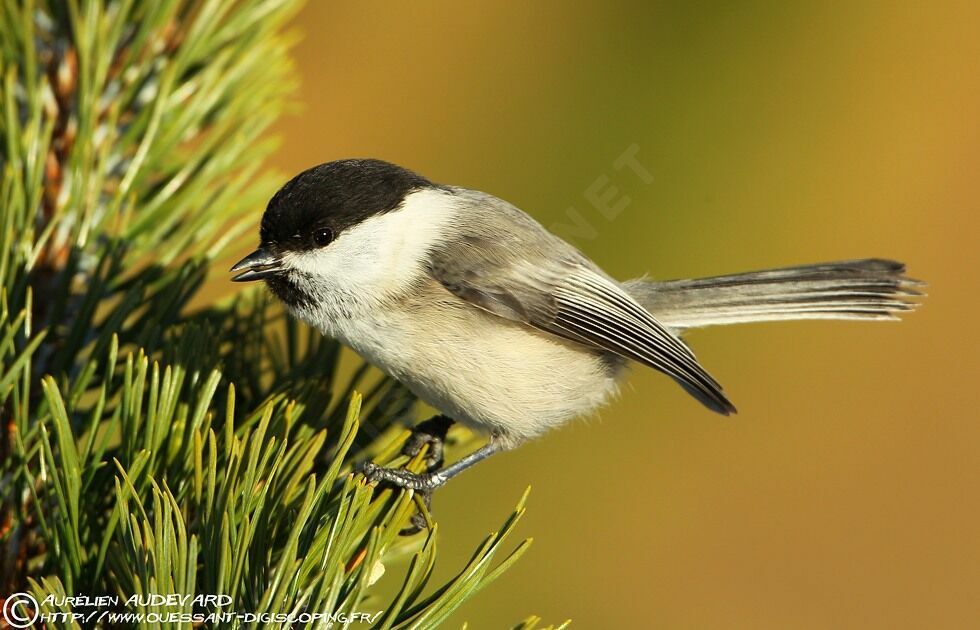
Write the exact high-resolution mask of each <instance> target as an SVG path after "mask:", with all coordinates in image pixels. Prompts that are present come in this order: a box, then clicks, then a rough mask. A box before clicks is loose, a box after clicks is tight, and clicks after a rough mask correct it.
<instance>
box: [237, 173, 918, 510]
mask: <svg viewBox="0 0 980 630" xmlns="http://www.w3.org/2000/svg"><path fill="white" fill-rule="evenodd" d="M260 238H261V243H260V245H259V248H258V249H257V250H255V251H254V252H253V253H251V254H249V255H248V256H246V257H245V258H243V259H242V260H241V261H239V262H238V263H237V264H236V265H235V266H234V267H232V269H231V271H232V272H241V273H240V274H239V275H237V276H235V277H234V278H233V279H234V280H235V281H238V282H245V281H250V280H264V281H265V283H266V284H267V285H268V287H269V289H270V290H271V291H272V292H273V293H274V294H275V295H276V296H277V297H278V298H279V299H281V300H282V301H283V302H284V303H285V305H286V307H287V308H288V310H289V311H290V312H291V313H292V314H293V315H294V316H296V317H298V318H299V319H301V320H303V321H304V322H306V323H308V324H309V325H311V326H313V327H315V328H317V329H318V330H319V331H321V332H322V333H323V334H325V335H328V336H330V337H333V338H336V339H338V340H340V341H341V342H343V343H345V344H346V345H348V346H350V347H351V348H353V349H354V350H355V351H357V352H358V353H359V354H361V355H362V356H363V357H364V358H365V359H367V360H368V361H370V362H371V363H373V364H375V365H376V366H378V367H379V368H381V369H382V370H383V371H384V372H386V373H387V374H389V375H390V376H392V377H394V378H396V379H398V380H399V381H401V382H402V383H404V384H405V385H406V386H407V387H408V388H409V389H410V390H412V392H414V393H415V394H416V395H417V396H418V397H419V398H420V399H422V400H424V401H426V402H427V403H429V404H430V405H432V406H433V407H435V408H436V409H439V410H440V411H442V412H443V413H444V414H446V415H445V416H437V417H436V418H434V419H432V420H430V421H427V422H424V423H422V424H421V425H419V427H418V429H417V430H416V432H415V433H414V434H413V436H412V438H411V439H410V440H409V442H408V444H406V447H405V452H406V454H409V455H415V454H417V453H418V452H419V451H420V449H421V448H422V446H423V445H425V444H430V450H429V453H428V454H429V460H428V461H429V469H428V471H427V472H425V473H422V474H415V473H412V472H409V471H407V470H402V469H392V468H382V467H379V466H377V465H374V464H370V463H369V464H366V465H365V466H364V467H363V471H364V473H365V475H366V476H367V477H368V478H370V479H373V480H378V481H384V482H388V483H391V484H394V485H397V486H401V487H405V488H413V489H415V490H419V491H422V492H425V493H426V496H427V497H428V496H429V493H431V491H432V490H433V489H434V488H436V487H438V486H440V485H442V484H443V483H445V482H446V481H447V480H448V479H450V478H451V477H453V476H455V475H457V474H458V473H460V472H461V471H463V470H465V469H466V468H468V467H470V466H472V465H473V464H475V463H476V462H478V461H480V460H482V459H484V458H486V457H487V456H489V455H491V454H492V453H494V452H497V451H499V450H502V449H509V448H513V447H515V446H517V445H519V444H521V443H522V442H525V441H527V440H529V439H531V438H533V437H535V436H537V435H540V434H541V433H543V432H544V431H546V430H548V429H550V428H552V427H556V426H559V425H561V424H564V423H565V422H568V421H569V420H571V419H572V418H575V417H576V416H581V415H584V414H587V413H589V412H592V411H594V410H595V409H596V408H597V407H599V406H600V405H602V404H603V403H604V402H606V401H607V400H608V399H609V398H610V397H611V396H612V395H613V394H614V392H615V391H616V389H617V385H618V384H619V382H620V381H621V380H622V379H623V377H624V373H625V369H624V368H625V367H626V365H627V363H628V362H630V361H633V362H637V363H640V364H643V365H646V366H649V367H652V368H654V369H656V370H659V371H661V372H663V373H664V374H666V375H668V376H670V377H671V378H673V379H674V380H675V381H676V382H677V383H678V384H680V386H681V387H683V388H684V389H685V390H686V391H687V392H688V393H690V394H691V395H692V396H694V397H695V398H697V399H698V400H699V401H700V402H701V403H703V404H704V405H705V406H706V407H708V408H709V409H711V410H712V411H716V412H718V413H721V414H725V415H728V414H731V413H734V412H735V407H734V406H733V405H732V403H731V402H730V401H729V400H728V398H727V397H726V396H725V393H724V392H723V391H722V388H721V385H719V384H718V381H716V380H715V379H714V378H713V377H712V376H711V375H710V374H708V372H707V371H705V369H704V368H703V367H702V366H701V365H700V363H698V360H697V359H696V358H695V356H694V353H693V352H691V349H690V348H689V347H688V346H687V345H686V344H685V343H684V342H683V341H682V340H681V339H680V337H679V334H680V333H681V332H683V331H684V330H687V329H689V328H696V327H702V326H712V325H717V324H733V323H741V322H756V321H770V320H786V319H872V320H881V319H896V314H897V313H900V312H902V311H907V310H910V309H912V308H913V307H914V306H915V303H914V302H913V301H912V300H913V299H914V298H915V297H916V296H918V295H920V294H919V293H918V292H917V291H915V289H914V287H915V286H917V285H918V284H920V283H918V282H917V281H914V280H910V279H908V278H906V277H904V276H903V275H902V273H903V271H904V266H903V265H902V264H901V263H898V262H893V261H889V260H879V259H867V260H853V261H845V262H834V263H826V264H817V265H806V266H801V267H789V268H784V269H774V270H768V271H757V272H752V273H742V274H736V275H729V276H718V277H713V278H704V279H700V280H671V281H666V282H659V281H651V280H646V279H636V280H628V281H626V282H619V281H617V280H615V279H613V278H612V277H610V276H609V275H608V274H607V273H605V272H604V271H603V270H602V269H600V268H599V267H598V266H597V265H596V264H595V263H594V262H592V261H591V260H589V259H588V258H586V257H585V256H584V255H583V254H582V253H580V252H579V251H578V250H577V249H575V248H574V247H572V246H571V245H569V244H568V243H567V242H565V241H563V240H562V239H560V238H559V237H557V236H555V235H554V234H552V233H550V232H549V231H548V230H546V229H545V228H544V227H543V226H541V225H540V224H539V223H538V222H537V221H535V220H534V219H532V218H531V217H530V216H528V215H527V214H525V213H524V212H522V211H521V210H519V209H518V208H516V207H514V206H513V205H511V204H509V203H507V202H506V201H503V200H501V199H498V198H496V197H494V196H492V195H489V194H486V193H482V192H478V191H475V190H468V189H466V188H460V187H456V186H445V185H441V184H436V183H433V182H431V181H429V180H428V179H426V178H425V177H422V176H421V175H418V174H416V173H414V172H412V171H410V170H407V169H405V168H402V167H399V166H396V165H394V164H390V163H387V162H383V161H380V160H339V161H336V162H329V163H326V164H321V165H320V166H316V167H314V168H311V169H309V170H307V171H304V172H302V173H300V174H299V175H297V176H296V177H294V178H293V179H292V180H290V181H289V182H288V183H287V184H286V185H285V186H283V187H282V189H281V190H279V192H277V193H276V194H275V196H274V197H273V198H272V200H271V201H270V202H269V205H268V207H267V208H266V211H265V214H264V216H263V217H262V225H261V229H260ZM450 418H451V419H452V420H450ZM453 420H456V421H459V422H461V423H463V424H465V425H466V426H469V427H471V428H473V429H476V430H478V431H481V432H483V433H485V434H487V435H488V436H489V440H488V442H487V444H486V445H485V446H483V447H482V448H480V449H478V450H476V451H475V452H473V453H471V454H469V455H467V456H465V457H463V458H462V459H461V460H459V461H458V462H456V463H454V464H452V465H450V466H447V467H445V468H443V467H441V465H442V456H441V440H442V438H443V437H444V436H445V432H446V430H447V429H448V428H449V425H450V424H451V423H452V421H453Z"/></svg>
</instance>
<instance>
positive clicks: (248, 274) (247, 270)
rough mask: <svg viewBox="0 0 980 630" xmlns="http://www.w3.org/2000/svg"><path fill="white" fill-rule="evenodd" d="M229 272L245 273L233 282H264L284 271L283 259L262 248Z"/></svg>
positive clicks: (236, 264)
mask: <svg viewBox="0 0 980 630" xmlns="http://www.w3.org/2000/svg"><path fill="white" fill-rule="evenodd" d="M229 271H231V272H232V273H234V272H236V271H244V273H240V274H238V275H237V276H235V277H234V278H232V279H231V280H232V282H250V281H252V280H262V279H263V278H271V277H272V276H275V275H277V274H279V273H280V272H281V271H282V259H281V258H279V257H278V256H276V255H275V254H272V253H270V252H269V251H267V250H264V249H262V248H261V247H260V248H258V249H257V250H255V251H254V252H252V253H251V254H249V255H248V256H246V257H245V258H242V259H241V260H239V261H238V262H237V263H235V266H234V267H232V268H231V269H230V270H229Z"/></svg>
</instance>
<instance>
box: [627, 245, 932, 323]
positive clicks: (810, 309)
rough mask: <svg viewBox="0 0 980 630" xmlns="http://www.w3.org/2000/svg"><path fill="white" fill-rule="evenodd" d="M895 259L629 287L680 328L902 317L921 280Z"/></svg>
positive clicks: (912, 305) (663, 319)
mask: <svg viewBox="0 0 980 630" xmlns="http://www.w3.org/2000/svg"><path fill="white" fill-rule="evenodd" d="M904 272H905V265H903V264H902V263H900V262H895V261H892V260H881V259H874V258H872V259H865V260H849V261H843V262H835V263H822V264H817V265H804V266H800V267H787V268H783V269H771V270H766V271H754V272H749V273H740V274H734V275H728V276H715V277H712V278H702V279H697V280H669V281H666V282H653V281H649V280H631V281H629V282H627V283H625V285H624V287H625V288H626V290H627V291H628V292H629V293H630V294H631V295H632V296H633V297H634V298H636V299H637V300H638V301H639V302H640V303H641V304H642V305H643V306H644V307H646V308H647V309H648V310H649V311H650V312H651V313H652V314H653V315H654V317H656V318H657V319H658V320H660V322H661V323H663V324H664V325H666V326H669V327H671V328H675V329H685V328H696V327H702V326H714V325H719V324H737V323H746V322H759V321H773V320H793V319H882V320H888V319H898V317H897V315H898V314H900V313H902V312H905V311H910V310H912V309H914V308H915V307H916V306H918V303H917V302H916V301H915V299H916V298H918V297H920V296H921V295H923V294H922V293H921V292H920V291H919V290H918V288H920V287H922V286H923V283H922V282H920V281H918V280H912V279H910V278H906V277H905V276H904V275H903V274H904Z"/></svg>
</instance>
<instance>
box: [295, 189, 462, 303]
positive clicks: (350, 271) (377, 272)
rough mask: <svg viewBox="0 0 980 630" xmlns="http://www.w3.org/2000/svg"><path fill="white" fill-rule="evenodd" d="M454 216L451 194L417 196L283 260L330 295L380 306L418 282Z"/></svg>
mask: <svg viewBox="0 0 980 630" xmlns="http://www.w3.org/2000/svg"><path fill="white" fill-rule="evenodd" d="M454 215H455V207H454V204H453V197H452V195H451V194H449V193H447V192H444V191H439V190H422V191H418V192H414V193H411V194H409V195H408V196H406V197H405V201H404V202H403V203H402V205H401V206H400V207H399V208H398V209H396V210H392V211H391V212H387V213H385V214H380V215H377V216H373V217H370V218H368V219H365V220H364V221H362V222H361V223H359V224H357V225H355V226H353V227H351V228H348V229H346V230H344V231H343V232H342V233H341V234H340V235H339V236H338V237H337V239H336V240H335V241H334V242H333V243H331V244H330V245H328V246H326V247H322V248H320V249H316V250H311V251H306V252H298V253H289V254H286V255H285V256H284V258H283V260H284V262H285V263H286V264H287V265H288V266H289V267H291V268H293V269H295V270H297V271H298V272H300V273H301V274H303V275H307V276H311V278H310V279H311V280H313V281H314V282H315V283H316V284H317V285H319V286H320V287H321V288H322V290H323V291H325V292H336V293H338V294H339V295H347V296H352V295H356V296H358V299H360V300H364V301H380V300H383V299H385V298H386V297H388V296H391V295H393V294H398V293H400V292H402V291H404V290H406V289H407V288H409V287H411V286H412V285H413V284H414V283H415V282H416V281H417V280H418V278H419V277H420V275H421V274H423V273H424V271H425V263H426V260H427V258H428V253H429V251H430V249H431V248H432V247H433V246H434V245H436V244H438V243H439V242H440V241H441V240H442V239H443V238H444V237H445V236H446V230H447V229H450V223H451V220H452V218H453V216H454Z"/></svg>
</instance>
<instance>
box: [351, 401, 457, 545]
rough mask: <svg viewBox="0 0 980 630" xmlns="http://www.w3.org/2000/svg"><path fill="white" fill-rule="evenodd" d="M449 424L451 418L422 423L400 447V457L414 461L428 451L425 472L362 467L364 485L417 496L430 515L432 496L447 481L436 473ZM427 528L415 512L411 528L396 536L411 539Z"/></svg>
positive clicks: (440, 417)
mask: <svg viewBox="0 0 980 630" xmlns="http://www.w3.org/2000/svg"><path fill="white" fill-rule="evenodd" d="M452 424H453V420H452V419H451V418H447V417H446V416H435V417H433V418H430V419H428V420H426V421H425V422H421V423H419V425H418V426H416V427H415V429H413V430H412V435H410V436H409V438H408V440H406V441H405V445H404V446H403V447H402V455H405V456H406V457H408V458H410V459H411V458H414V457H416V456H417V455H418V454H419V453H421V452H422V449H423V448H424V447H426V446H428V451H427V452H426V455H425V464H426V467H425V470H426V472H424V473H413V472H411V471H409V470H405V469H404V468H385V467H383V466H378V465H377V464H374V463H372V462H365V463H364V464H362V465H361V467H360V471H361V472H362V473H363V474H364V477H365V478H367V479H368V481H377V482H380V483H384V484H387V485H391V486H396V487H398V488H405V489H410V490H414V491H416V492H418V493H419V494H420V495H421V497H422V501H423V503H424V504H425V508H426V510H427V511H429V512H430V514H431V508H432V492H433V491H434V490H435V489H436V488H438V487H439V486H441V485H442V484H444V483H446V481H447V480H448V479H449V478H448V477H445V476H443V475H441V474H439V469H440V468H442V464H443V459H444V458H443V450H444V443H445V440H446V433H447V432H448V431H449V427H451V426H452ZM427 526H428V523H427V520H426V518H425V515H424V514H422V513H421V512H416V513H415V514H413V515H412V520H411V525H410V526H408V527H406V528H404V529H402V530H401V532H400V533H401V535H402V536H411V535H412V534H416V533H418V532H420V531H422V530H423V529H425V528H426V527H427Z"/></svg>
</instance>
